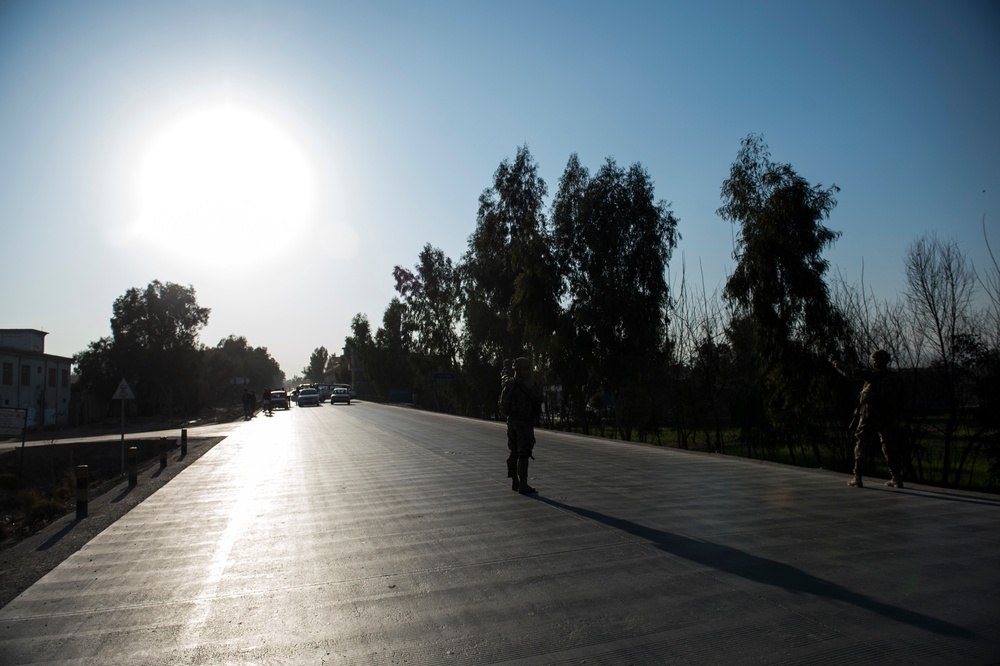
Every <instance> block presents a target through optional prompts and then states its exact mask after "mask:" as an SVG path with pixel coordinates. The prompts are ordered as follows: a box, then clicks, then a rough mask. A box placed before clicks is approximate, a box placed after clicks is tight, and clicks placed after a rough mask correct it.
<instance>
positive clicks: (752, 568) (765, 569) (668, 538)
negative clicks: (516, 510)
mask: <svg viewBox="0 0 1000 666" xmlns="http://www.w3.org/2000/svg"><path fill="white" fill-rule="evenodd" d="M534 497H535V498H536V499H537V500H538V501H540V502H544V503H545V504H548V505H549V506H553V507H555V508H558V509H562V510H564V511H567V512H570V513H575V514H576V515H578V516H581V517H583V518H587V519H589V520H593V521H596V522H598V523H601V524H603V525H607V526H608V527H612V528H614V529H616V530H621V531H623V532H626V533H628V534H631V535H633V536H635V537H638V538H640V539H643V540H644V541H648V542H649V543H651V544H652V545H653V546H655V547H656V548H658V549H660V550H662V551H663V552H665V553H669V554H670V555H674V556H676V557H680V558H683V559H685V560H689V561H691V562H694V563H696V564H699V565H702V566H706V567H711V568H713V569H718V570H721V571H725V572H727V573H730V574H733V575H736V576H740V577H742V578H745V579H747V580H751V581H753V582H755V583H762V584H764V585H770V586H772V587H778V588H782V589H784V590H788V591H791V592H798V593H803V594H811V595H813V596H817V597H824V598H827V599H834V600H836V601H842V602H845V603H848V604H851V605H854V606H857V607H858V608H862V609H865V610H868V611H871V612H873V613H877V614H879V615H881V616H883V617H885V618H888V619H890V620H893V621H895V622H901V623H903V624H908V625H910V626H913V627H916V628H918V629H923V630H926V631H931V632H934V633H936V634H943V635H946V636H957V637H960V638H976V637H977V635H976V634H975V632H972V631H970V630H968V629H966V628H964V627H960V626H957V625H954V624H951V623H949V622H944V621H942V620H938V619H936V618H933V617H930V616H929V615H924V614H922V613H916V612H914V611H910V610H907V609H905V608H899V607H898V606H892V605H890V604H885V603H882V602H880V601H877V600H875V599H872V598H871V597H868V596H865V595H863V594H860V593H858V592H853V591H851V590H849V589H847V588H845V587H843V586H841V585H837V584H835V583H831V582H830V581H827V580H823V579H822V578H817V577H816V576H813V575H811V574H808V573H806V572H804V571H802V570H801V569H797V568H795V567H793V566H789V565H787V564H783V563H781V562H776V561H774V560H769V559H766V558H763V557H758V556H756V555H751V554H750V553H746V552H744V551H741V550H738V549H736V548H731V547H729V546H725V545H722V544H718V543H712V542H711V541H704V540H701V539H693V538H691V537H686V536H682V535H679V534H674V533H672V532H665V531H663V530H658V529H654V528H651V527H646V526H645V525H640V524H638V523H634V522H632V521H630V520H625V519H623V518H615V517H614V516H608V515H606V514H603V513H600V512H598V511H592V510H590V509H584V508H582V507H578V506H572V505H569V504H564V503H562V502H559V501H557V500H554V499H550V498H547V497H543V496H540V495H535V496H534Z"/></svg>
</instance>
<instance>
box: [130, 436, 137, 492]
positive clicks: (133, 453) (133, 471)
mask: <svg viewBox="0 0 1000 666" xmlns="http://www.w3.org/2000/svg"><path fill="white" fill-rule="evenodd" d="M128 485H129V488H135V487H136V486H137V485H139V449H137V448H136V447H134V446H130V447H129V448H128Z"/></svg>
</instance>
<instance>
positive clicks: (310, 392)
mask: <svg viewBox="0 0 1000 666" xmlns="http://www.w3.org/2000/svg"><path fill="white" fill-rule="evenodd" d="M306 405H312V406H314V407H319V391H317V390H316V389H314V388H303V389H299V407H305V406H306Z"/></svg>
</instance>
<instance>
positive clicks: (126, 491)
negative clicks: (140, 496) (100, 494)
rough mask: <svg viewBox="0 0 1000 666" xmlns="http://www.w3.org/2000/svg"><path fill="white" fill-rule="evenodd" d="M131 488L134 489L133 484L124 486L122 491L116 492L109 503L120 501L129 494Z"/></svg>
mask: <svg viewBox="0 0 1000 666" xmlns="http://www.w3.org/2000/svg"><path fill="white" fill-rule="evenodd" d="M133 490H135V486H125V487H124V488H122V491H121V492H120V493H118V495H116V496H115V498H114V499H113V500H111V503H112V504H118V502H121V501H122V500H123V499H125V498H126V497H128V496H129V495H131V494H132V491H133Z"/></svg>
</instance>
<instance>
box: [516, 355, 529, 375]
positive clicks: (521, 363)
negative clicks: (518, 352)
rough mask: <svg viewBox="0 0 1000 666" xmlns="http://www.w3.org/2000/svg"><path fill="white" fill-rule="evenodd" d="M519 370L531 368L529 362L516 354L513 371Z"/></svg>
mask: <svg viewBox="0 0 1000 666" xmlns="http://www.w3.org/2000/svg"><path fill="white" fill-rule="evenodd" d="M519 370H531V363H529V362H528V359H526V358H525V357H523V356H518V357H517V358H515V359H514V371H515V372H517V371H519Z"/></svg>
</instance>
